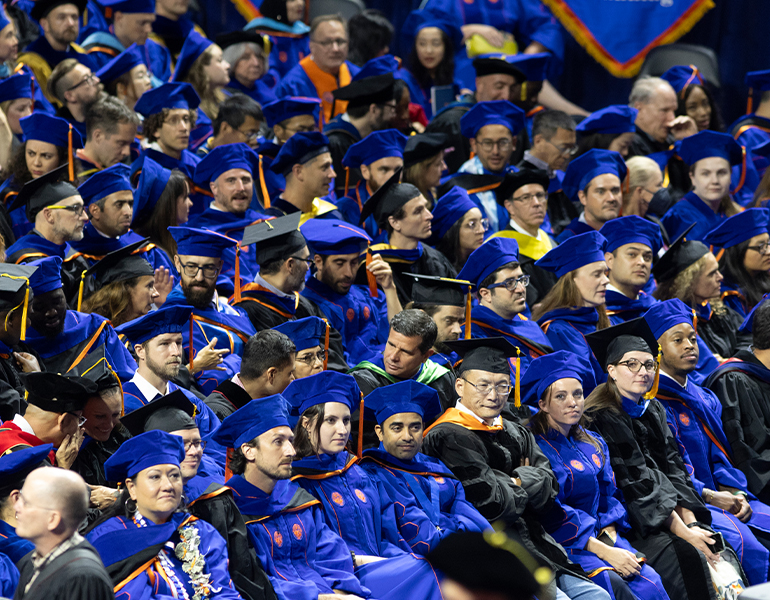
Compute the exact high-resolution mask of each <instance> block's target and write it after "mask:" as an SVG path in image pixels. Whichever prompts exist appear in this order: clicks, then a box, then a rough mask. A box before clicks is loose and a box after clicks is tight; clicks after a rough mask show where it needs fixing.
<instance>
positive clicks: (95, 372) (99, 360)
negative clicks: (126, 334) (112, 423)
mask: <svg viewBox="0 0 770 600" xmlns="http://www.w3.org/2000/svg"><path fill="white" fill-rule="evenodd" d="M66 374H67V375H76V376H79V377H84V378H86V379H88V380H90V381H93V382H94V383H95V384H96V391H97V392H103V391H104V390H111V389H113V388H120V395H121V404H122V397H123V386H122V385H121V383H120V377H118V374H117V373H116V372H115V369H114V368H113V367H112V365H110V361H109V360H108V359H107V351H106V349H105V345H104V344H101V345H100V346H98V347H96V348H93V349H92V350H91V351H90V352H89V353H88V354H86V355H85V356H84V357H83V360H81V361H80V362H79V363H78V364H77V366H76V367H73V368H72V369H70V370H69V371H67V373H66ZM121 414H123V409H122V407H121Z"/></svg>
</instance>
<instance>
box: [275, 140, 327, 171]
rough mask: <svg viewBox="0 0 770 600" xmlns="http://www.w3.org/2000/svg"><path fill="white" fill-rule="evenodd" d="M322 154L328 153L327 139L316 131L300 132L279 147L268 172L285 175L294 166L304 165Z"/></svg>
mask: <svg viewBox="0 0 770 600" xmlns="http://www.w3.org/2000/svg"><path fill="white" fill-rule="evenodd" d="M324 152H329V138H327V137H326V136H325V135H324V134H323V133H320V132H318V131H307V132H306V131H300V132H298V133H295V134H294V135H293V136H291V137H290V138H289V139H288V141H287V142H286V143H285V144H284V145H283V146H281V150H280V152H278V155H277V156H276V157H275V159H274V160H273V162H272V164H271V165H270V170H271V171H273V172H274V173H278V174H280V175H286V174H287V173H289V172H290V171H291V168H292V167H293V166H294V165H304V164H305V163H306V162H308V161H310V160H312V159H314V158H315V157H316V156H318V155H319V154H323V153H324Z"/></svg>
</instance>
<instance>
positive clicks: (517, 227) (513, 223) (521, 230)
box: [510, 218, 547, 242]
mask: <svg viewBox="0 0 770 600" xmlns="http://www.w3.org/2000/svg"><path fill="white" fill-rule="evenodd" d="M510 225H511V227H512V228H513V229H514V231H518V232H519V233H522V234H524V235H528V236H529V237H534V238H535V239H536V240H537V241H538V242H542V241H543V236H544V235H547V234H546V233H545V232H544V231H543V230H542V229H538V230H537V235H536V236H533V235H532V234H531V233H530V232H529V231H527V230H526V229H524V228H523V227H522V226H521V225H519V224H518V223H517V222H516V221H514V220H513V218H511V220H510Z"/></svg>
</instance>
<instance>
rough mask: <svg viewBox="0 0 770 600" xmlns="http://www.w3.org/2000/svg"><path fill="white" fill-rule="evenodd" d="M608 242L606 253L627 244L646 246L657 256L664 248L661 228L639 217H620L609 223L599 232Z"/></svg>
mask: <svg viewBox="0 0 770 600" xmlns="http://www.w3.org/2000/svg"><path fill="white" fill-rule="evenodd" d="M599 233H601V234H602V235H603V236H604V237H605V239H606V240H607V247H606V248H605V252H615V250H617V249H618V248H619V247H620V246H624V245H626V244H633V243H637V244H644V245H645V246H648V247H649V248H650V250H652V253H653V254H654V255H655V256H657V255H658V251H659V250H660V249H661V248H662V247H663V236H661V234H660V227H659V226H658V225H656V224H655V223H653V222H652V221H648V220H647V219H643V218H642V217H639V216H637V215H628V216H625V217H618V218H617V219H611V220H609V221H607V222H606V223H605V224H604V225H603V226H602V228H601V230H600V231H599Z"/></svg>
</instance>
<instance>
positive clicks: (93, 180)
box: [78, 163, 134, 206]
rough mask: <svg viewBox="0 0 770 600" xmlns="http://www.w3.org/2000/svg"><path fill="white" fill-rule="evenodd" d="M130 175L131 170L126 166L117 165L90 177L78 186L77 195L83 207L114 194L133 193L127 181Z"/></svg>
mask: <svg viewBox="0 0 770 600" xmlns="http://www.w3.org/2000/svg"><path fill="white" fill-rule="evenodd" d="M130 173H131V168H130V167H129V166H128V165H124V164H123V163H117V164H115V165H112V166H111V167H107V168H106V169H102V170H101V171H97V172H96V173H94V174H93V175H91V177H89V178H88V179H86V181H85V182H84V183H82V184H81V185H80V187H79V188H78V193H79V194H80V197H81V198H83V202H84V203H85V205H86V206H89V205H91V204H93V203H94V202H98V201H99V200H101V199H102V198H105V197H107V196H109V195H110V194H114V193H115V192H122V191H126V190H127V191H129V192H133V191H134V189H133V188H132V187H131V182H130V181H129V180H128V176H129V174H130Z"/></svg>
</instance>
